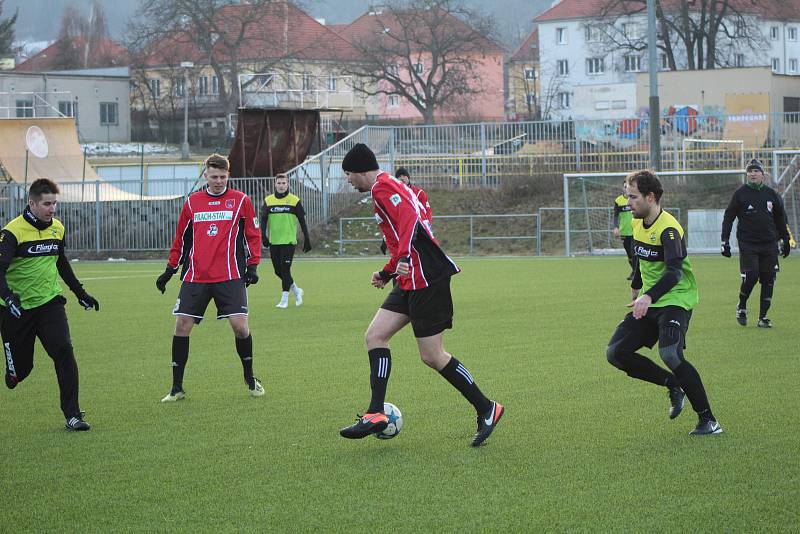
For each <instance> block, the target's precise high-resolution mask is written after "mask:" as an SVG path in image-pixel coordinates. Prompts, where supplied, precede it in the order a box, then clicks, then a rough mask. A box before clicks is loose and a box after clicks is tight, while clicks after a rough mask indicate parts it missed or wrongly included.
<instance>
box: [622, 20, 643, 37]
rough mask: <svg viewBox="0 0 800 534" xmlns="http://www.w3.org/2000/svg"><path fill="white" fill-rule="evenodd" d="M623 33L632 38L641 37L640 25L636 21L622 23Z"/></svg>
mask: <svg viewBox="0 0 800 534" xmlns="http://www.w3.org/2000/svg"><path fill="white" fill-rule="evenodd" d="M622 35H624V36H625V37H627V38H628V39H630V40H635V39H638V38H639V25H638V24H637V23H635V22H625V23H623V24H622Z"/></svg>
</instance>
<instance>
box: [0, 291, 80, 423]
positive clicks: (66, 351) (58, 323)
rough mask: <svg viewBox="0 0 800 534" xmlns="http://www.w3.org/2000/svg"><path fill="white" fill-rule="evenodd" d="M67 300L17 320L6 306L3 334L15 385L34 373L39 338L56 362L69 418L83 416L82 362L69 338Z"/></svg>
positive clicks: (25, 312)
mask: <svg viewBox="0 0 800 534" xmlns="http://www.w3.org/2000/svg"><path fill="white" fill-rule="evenodd" d="M66 302H67V301H66V299H65V298H64V297H62V296H61V295H59V296H57V297H55V298H53V299H52V300H50V301H49V302H47V303H45V304H42V305H41V306H37V307H36V308H31V309H29V310H23V312H22V317H21V318H19V319H17V318H16V317H14V316H13V315H11V314H10V313H9V312H8V308H6V307H3V311H2V313H1V314H0V334H2V337H3V349H4V351H5V356H6V374H7V375H9V376H10V377H11V379H12V380H13V381H14V382H22V381H23V380H25V378H27V376H28V375H29V374H31V371H32V370H33V347H34V343H35V341H36V338H37V337H38V338H39V341H40V342H41V343H42V346H43V347H44V350H45V351H46V352H47V354H48V356H50V358H51V359H52V360H53V365H54V367H55V370H56V378H57V379H58V388H59V390H60V392H61V411H62V412H64V417H65V418H67V419H69V418H70V417H75V416H78V415H80V411H81V410H80V406H79V405H78V363H77V362H76V361H75V355H74V353H73V351H72V341H71V339H70V336H69V324H68V323H67V313H66V310H65V309H64V304H66Z"/></svg>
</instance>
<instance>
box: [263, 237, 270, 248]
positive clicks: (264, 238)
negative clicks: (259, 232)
mask: <svg viewBox="0 0 800 534" xmlns="http://www.w3.org/2000/svg"><path fill="white" fill-rule="evenodd" d="M261 245H262V246H263V247H264V248H269V238H268V237H263V238H261Z"/></svg>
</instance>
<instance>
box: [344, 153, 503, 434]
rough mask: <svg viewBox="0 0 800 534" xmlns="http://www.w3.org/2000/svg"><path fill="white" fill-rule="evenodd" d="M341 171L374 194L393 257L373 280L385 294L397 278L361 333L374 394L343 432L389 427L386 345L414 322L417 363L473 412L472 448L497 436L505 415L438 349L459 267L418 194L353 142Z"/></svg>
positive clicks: (370, 431) (450, 314)
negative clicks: (439, 239) (437, 234)
mask: <svg viewBox="0 0 800 534" xmlns="http://www.w3.org/2000/svg"><path fill="white" fill-rule="evenodd" d="M342 169H343V170H344V172H345V174H346V175H347V180H348V182H350V184H351V185H352V186H353V187H355V188H356V189H358V190H359V191H361V192H364V193H366V192H368V191H370V192H371V193H372V202H373V205H374V208H375V219H376V220H377V221H378V224H379V226H380V228H381V231H382V232H383V236H384V239H385V240H386V245H387V247H388V249H389V252H390V253H391V258H390V259H389V261H388V262H387V263H386V265H385V266H384V267H383V269H381V270H380V271H378V272H375V273H372V280H371V283H372V285H373V286H374V287H376V288H378V289H383V288H384V287H385V286H386V284H387V282H389V281H390V280H392V279H393V278H396V279H397V284H396V285H395V286H394V288H393V289H392V291H391V292H390V293H389V295H388V296H387V297H386V300H385V301H384V302H383V304H382V305H381V307H380V309H378V312H377V313H376V314H375V317H374V318H373V319H372V323H370V325H369V328H367V333H366V335H365V340H366V343H367V352H368V355H369V364H370V386H371V389H372V398H371V400H370V404H369V407H368V408H367V411H366V413H365V414H364V415H363V416H360V417H359V418H358V420H357V421H356V422H355V424H353V425H351V426H349V427H346V428H343V429H342V430H341V431H340V434H341V435H342V437H345V438H349V439H360V438H363V437H366V436H368V435H370V434H376V433H379V432H381V431H382V430H384V429H385V428H386V426H387V425H388V418H387V417H386V415H385V414H384V413H383V402H384V399H385V397H386V386H387V384H388V381H389V375H390V373H391V368H392V358H391V353H390V351H389V340H390V339H391V338H392V336H394V334H396V333H397V332H399V331H400V330H401V329H402V328H403V327H404V326H406V325H407V324H408V323H411V328H412V329H413V330H414V337H415V338H416V339H417V346H418V347H419V354H420V357H421V358H422V361H423V362H425V364H426V365H428V366H429V367H431V368H433V369H435V370H436V371H438V372H439V374H441V375H442V377H444V378H445V379H446V380H447V381H448V382H450V384H451V385H452V386H453V387H455V388H456V389H457V390H458V391H459V392H460V393H461V394H462V395H463V396H464V398H466V399H467V400H468V401H469V402H470V404H472V406H473V407H474V408H475V411H476V413H477V417H478V430H477V433H476V434H475V436H474V437H473V439H472V443H471V444H472V446H473V447H476V446H478V445H480V444H482V443H483V442H484V441H485V440H486V438H488V437H489V435H490V434H491V433H492V432H493V431H494V429H495V427H496V426H497V423H498V421H500V418H501V417H502V416H503V413H504V411H505V410H504V408H503V406H502V405H501V404H500V403H499V402H495V401H493V400H490V399H489V398H487V397H486V396H485V395H484V394H483V393H482V392H481V390H480V388H478V385H477V384H476V383H475V381H474V380H473V378H472V375H471V374H470V372H469V371H468V370H467V368H466V367H465V366H464V365H463V364H462V363H461V362H459V361H458V360H457V359H456V358H455V357H453V356H452V355H450V354H448V353H447V352H445V350H444V348H443V346H442V338H443V335H444V331H445V330H446V329H448V328H452V327H453V300H452V298H451V295H450V277H451V276H453V275H454V274H456V273H458V272H459V269H458V267H457V266H456V264H455V263H454V262H453V260H451V259H450V258H449V257H448V256H447V254H445V253H444V251H443V250H442V249H441V247H440V246H439V243H438V242H437V241H436V239H435V238H434V237H433V233H432V232H431V229H430V225H428V224H426V222H427V213H426V208H425V206H424V205H423V204H422V203H420V201H419V198H418V197H417V195H416V194H415V193H414V191H412V190H411V189H410V188H409V187H408V186H406V185H405V184H404V183H403V182H401V181H400V180H398V179H397V178H395V177H393V176H390V175H389V173H387V172H383V171H381V170H380V169H379V167H378V162H377V160H376V158H375V154H373V152H372V150H370V149H369V147H367V146H366V145H364V144H361V143H359V144H357V145H355V146H354V147H353V148H352V149H351V150H350V151H349V152H348V153H347V155H346V156H345V158H344V160H343V161H342Z"/></svg>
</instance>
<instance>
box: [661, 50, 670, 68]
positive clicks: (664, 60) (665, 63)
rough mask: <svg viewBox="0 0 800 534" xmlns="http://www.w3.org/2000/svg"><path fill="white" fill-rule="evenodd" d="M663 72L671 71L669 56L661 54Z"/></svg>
mask: <svg viewBox="0 0 800 534" xmlns="http://www.w3.org/2000/svg"><path fill="white" fill-rule="evenodd" d="M660 57H661V70H667V69H669V58H668V57H667V54H661V56H660Z"/></svg>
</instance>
